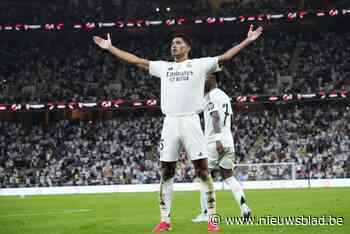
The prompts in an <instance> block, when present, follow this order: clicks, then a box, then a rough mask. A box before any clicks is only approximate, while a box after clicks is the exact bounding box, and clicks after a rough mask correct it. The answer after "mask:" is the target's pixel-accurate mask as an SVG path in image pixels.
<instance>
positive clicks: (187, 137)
mask: <svg viewBox="0 0 350 234" xmlns="http://www.w3.org/2000/svg"><path fill="white" fill-rule="evenodd" d="M181 130H182V134H181V136H182V139H183V143H184V146H185V149H186V151H187V153H188V155H189V157H190V158H191V160H192V162H193V166H194V169H195V172H196V175H197V177H198V178H199V179H200V181H201V190H203V191H204V192H205V194H206V197H207V207H208V208H207V210H208V215H209V216H210V215H213V214H215V213H216V201H215V190H214V184H213V180H212V178H211V176H210V174H209V171H208V159H207V147H206V140H205V137H204V134H203V131H202V128H201V126H200V121H199V116H198V115H195V116H188V117H186V118H184V119H183V122H182V126H181ZM208 230H209V231H217V230H219V228H218V227H217V226H216V225H213V224H212V223H210V222H209V223H208Z"/></svg>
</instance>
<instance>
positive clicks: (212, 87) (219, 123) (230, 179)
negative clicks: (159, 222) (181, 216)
mask: <svg viewBox="0 0 350 234" xmlns="http://www.w3.org/2000/svg"><path fill="white" fill-rule="evenodd" d="M205 91H206V94H205V97H204V122H205V130H204V132H205V137H206V140H207V148H208V167H209V169H211V170H220V172H221V174H222V175H223V178H224V180H225V183H226V185H227V186H228V187H229V188H231V190H232V193H233V195H234V197H235V200H236V202H237V204H238V205H239V207H240V209H241V216H242V217H243V218H248V217H249V216H250V215H251V210H250V208H249V207H248V206H247V204H246V198H245V195H244V192H243V187H242V185H241V184H240V183H239V182H238V181H237V179H236V178H235V177H234V175H233V168H234V156H235V150H234V140H233V134H232V129H231V119H232V116H233V111H232V107H231V99H230V98H229V97H228V96H227V95H226V93H224V92H223V91H222V90H221V89H219V88H218V87H217V83H216V77H215V76H214V75H209V76H208V78H207V81H206V84H205ZM206 200H207V197H206V194H205V193H203V192H201V196H200V203H201V213H200V214H199V215H198V216H197V217H196V218H195V219H193V220H192V221H193V222H205V221H207V220H208V218H209V216H208V215H207V205H206V202H205V201H206Z"/></svg>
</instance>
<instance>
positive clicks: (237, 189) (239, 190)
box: [225, 176, 245, 208]
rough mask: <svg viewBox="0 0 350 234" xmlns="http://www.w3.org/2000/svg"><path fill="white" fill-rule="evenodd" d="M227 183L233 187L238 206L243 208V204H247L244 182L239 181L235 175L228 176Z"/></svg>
mask: <svg viewBox="0 0 350 234" xmlns="http://www.w3.org/2000/svg"><path fill="white" fill-rule="evenodd" d="M225 183H226V184H227V186H229V187H230V188H231V190H232V193H233V196H234V197H235V200H236V202H237V204H238V206H239V207H240V208H241V206H242V205H243V204H245V196H244V192H243V186H242V184H241V183H239V182H238V180H237V179H236V178H235V177H234V176H231V177H229V178H227V179H226V180H225ZM242 198H243V199H242Z"/></svg>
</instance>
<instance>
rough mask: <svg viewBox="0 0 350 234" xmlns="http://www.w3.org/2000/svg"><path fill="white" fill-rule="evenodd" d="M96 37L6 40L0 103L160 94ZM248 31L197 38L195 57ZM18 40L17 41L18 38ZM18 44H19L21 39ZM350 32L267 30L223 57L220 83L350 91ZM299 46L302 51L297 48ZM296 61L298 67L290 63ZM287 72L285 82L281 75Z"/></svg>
mask: <svg viewBox="0 0 350 234" xmlns="http://www.w3.org/2000/svg"><path fill="white" fill-rule="evenodd" d="M90 39H91V38H84V39H82V40H73V41H69V40H62V39H61V38H59V39H56V40H54V39H53V40H48V41H46V42H42V41H37V42H33V41H23V42H8V45H6V44H5V48H7V49H6V52H7V53H8V54H11V55H13V56H12V57H10V59H9V60H8V63H7V64H6V62H5V64H4V66H1V68H0V78H1V82H2V87H3V89H2V91H1V93H0V103H3V104H5V103H6V104H11V103H24V102H30V103H42V102H43V103H45V102H48V101H85V102H91V101H103V100H111V99H113V98H119V97H124V98H128V99H134V100H135V99H148V98H158V97H159V90H160V88H159V87H160V82H159V80H158V79H157V78H154V79H153V78H151V77H150V76H149V75H148V74H146V73H143V72H142V71H139V70H137V68H135V67H132V66H128V65H125V64H123V63H120V62H119V61H117V60H116V59H115V58H113V56H111V55H110V54H108V53H107V52H104V51H101V50H99V49H98V48H96V46H95V45H94V44H93V43H92V40H91V41H90ZM240 40H242V38H239V37H235V38H228V37H219V38H199V37H196V38H194V46H193V47H194V48H193V49H192V51H193V52H192V57H193V58H195V57H202V56H215V55H219V54H220V53H223V52H225V50H226V49H228V48H230V45H231V44H232V43H233V42H236V43H237V42H239V41H240ZM13 43H16V46H13V45H12V44H13ZM18 43H19V44H20V45H19V44H18ZM114 43H115V44H116V46H119V47H120V48H124V49H126V50H128V51H131V52H133V53H135V54H137V55H138V56H141V57H146V58H150V59H154V60H156V59H166V60H167V59H169V58H168V56H169V45H168V41H166V40H155V39H154V38H147V40H146V39H145V40H142V41H141V42H140V40H138V39H137V38H135V39H134V40H130V41H129V42H125V41H122V42H118V40H117V38H115V40H114ZM349 43H350V34H348V33H345V34H336V33H295V34H288V33H280V34H274V35H268V36H265V37H263V38H262V39H261V40H259V41H258V42H257V43H255V44H254V45H251V46H250V47H249V48H247V49H246V50H244V51H243V52H242V53H241V54H239V55H238V56H237V57H236V58H235V59H234V60H233V61H232V62H230V63H228V64H226V65H225V68H224V72H222V73H221V74H220V75H219V76H220V77H221V78H222V79H221V80H222V82H221V87H222V88H223V90H225V91H226V92H227V93H228V94H229V95H231V96H239V95H273V94H283V93H313V92H319V91H328V92H329V91H333V90H338V91H340V90H347V91H350V80H349V79H346V78H347V77H349V75H350V57H349V56H348V55H349V54H350V47H349V46H347V45H349ZM295 51H298V56H293V55H294V54H295V53H296V52H295ZM291 67H293V69H292V68H291ZM286 75H288V76H289V77H290V79H289V80H287V81H286V82H285V81H284V80H283V79H282V78H283V77H285V76H286Z"/></svg>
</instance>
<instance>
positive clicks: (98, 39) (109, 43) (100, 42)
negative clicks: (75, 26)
mask: <svg viewBox="0 0 350 234" xmlns="http://www.w3.org/2000/svg"><path fill="white" fill-rule="evenodd" d="M94 42H95V43H96V44H97V45H98V46H99V47H101V48H102V49H104V50H108V49H110V48H111V47H112V41H111V36H110V35H109V33H108V34H107V40H105V39H103V38H101V37H98V36H94Z"/></svg>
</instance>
